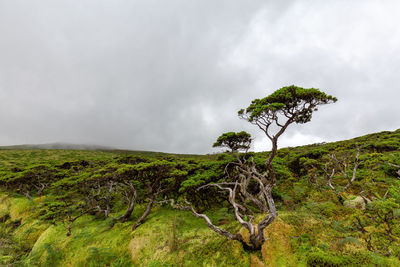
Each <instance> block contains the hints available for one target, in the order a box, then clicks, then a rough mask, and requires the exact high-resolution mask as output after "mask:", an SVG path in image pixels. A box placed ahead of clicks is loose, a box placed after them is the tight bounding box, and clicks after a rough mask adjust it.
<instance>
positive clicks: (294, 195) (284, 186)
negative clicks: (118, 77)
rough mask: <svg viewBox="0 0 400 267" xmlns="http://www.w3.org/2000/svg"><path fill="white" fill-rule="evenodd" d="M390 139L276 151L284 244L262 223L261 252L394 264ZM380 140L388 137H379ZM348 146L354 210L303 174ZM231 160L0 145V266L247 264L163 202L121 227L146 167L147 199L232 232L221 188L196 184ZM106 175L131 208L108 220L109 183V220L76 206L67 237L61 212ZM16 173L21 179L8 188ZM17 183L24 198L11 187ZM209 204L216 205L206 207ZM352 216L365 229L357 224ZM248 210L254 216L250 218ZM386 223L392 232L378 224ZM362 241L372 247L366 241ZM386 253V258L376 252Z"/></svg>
mask: <svg viewBox="0 0 400 267" xmlns="http://www.w3.org/2000/svg"><path fill="white" fill-rule="evenodd" d="M399 137H400V131H395V132H382V133H377V134H371V135H367V136H364V137H359V138H356V139H353V140H346V141H340V142H335V143H328V144H322V143H321V144H313V145H309V146H302V147H292V148H284V149H281V150H279V151H278V153H277V156H276V157H275V158H274V160H273V166H274V169H275V172H276V175H277V179H278V181H277V185H276V187H275V188H274V190H273V195H274V198H275V200H276V204H277V207H278V209H279V211H278V212H279V216H280V218H281V219H282V221H283V222H284V223H285V225H287V226H288V227H290V229H293V232H291V233H290V234H289V235H287V237H285V236H284V235H283V234H282V233H283V230H284V227H277V228H276V229H278V230H277V232H276V234H277V235H278V236H280V238H282V240H283V241H284V244H286V243H287V244H289V245H288V247H285V250H284V252H282V251H280V250H279V249H282V246H278V245H277V242H278V240H277V239H276V237H275V235H273V234H274V233H270V232H266V236H267V237H269V238H270V239H269V240H268V241H267V242H266V243H265V245H264V246H265V247H266V248H268V251H271V253H273V255H280V253H282V254H283V255H285V257H286V258H290V259H294V260H293V262H297V260H298V261H299V262H300V263H299V264H300V265H301V264H302V263H304V264H307V263H309V264H310V265H312V266H321V264H322V266H324V265H323V264H325V266H335V264H342V265H340V266H343V265H345V266H346V265H347V266H355V265H358V266H399V264H400V261H399V258H400V249H399V247H400V244H399V240H400V236H399V232H400V229H399V225H400V221H399V219H400V207H399V205H400V197H399V194H400V192H399V190H400V189H399V188H400V184H399V183H398V182H397V178H396V177H397V174H396V172H397V171H398V169H397V168H396V167H393V166H390V165H389V164H388V163H392V164H395V165H399V164H400V160H399V159H400V152H399V150H398V148H397V149H396V150H393V149H395V146H396V144H395V143H396V142H397V141H396V140H399ZM384 143H386V144H387V143H390V144H391V147H389V146H386V147H384V146H383V145H381V144H384ZM355 144H359V145H360V146H361V152H362V154H361V156H360V159H361V160H363V164H362V165H361V166H360V168H359V172H357V180H356V182H355V184H354V187H353V188H352V189H351V190H350V193H349V194H346V195H344V197H350V196H352V195H353V196H355V195H357V194H358V193H359V192H361V191H363V196H365V197H367V198H368V199H369V200H371V203H370V204H369V205H367V208H366V209H365V210H358V209H356V208H350V207H343V206H341V205H339V203H338V202H337V198H336V197H335V195H334V194H333V193H332V192H330V191H329V190H328V189H327V188H326V187H324V186H315V184H310V179H311V176H312V175H314V177H316V178H317V179H319V181H320V182H323V177H322V173H321V171H320V170H319V169H318V168H319V167H318V166H317V171H314V170H313V169H314V166H316V165H320V164H323V162H322V159H323V158H324V156H325V155H327V154H330V153H333V152H334V153H336V154H340V153H342V152H343V153H349V154H352V153H353V154H354V148H355ZM378 150H379V151H378ZM269 155H270V153H268V152H262V153H251V154H246V155H244V154H240V155H239V156H240V157H242V158H243V157H247V158H250V157H254V160H255V162H256V165H257V168H259V169H261V170H264V169H262V168H263V166H264V164H265V161H266V159H267V158H268V156H269ZM235 160H236V159H235V157H234V156H232V155H231V154H219V155H204V156H198V155H167V154H162V153H131V152H126V151H124V152H122V151H121V152H118V151H113V152H101V151H96V152H93V151H66V150H57V151H47V150H35V151H26V150H25V151H22V150H21V151H16V150H0V188H1V189H2V190H3V192H0V247H1V248H0V265H2V266H3V265H4V266H23V265H24V264H25V265H26V266H46V265H47V266H50V265H52V266H67V265H71V266H107V265H109V266H135V264H136V265H138V266H143V265H144V266H146V265H148V264H156V265H157V264H158V266H182V265H188V266H248V265H249V264H250V259H249V258H250V255H249V254H247V253H246V252H245V251H244V250H243V248H242V247H241V245H240V244H238V243H237V242H234V241H226V240H225V239H224V238H221V237H219V236H218V235H216V234H215V233H213V232H211V231H209V229H208V228H207V226H206V225H205V224H204V222H203V221H202V220H200V219H196V218H192V217H191V215H190V214H187V213H185V212H177V211H175V210H171V209H169V208H167V207H159V205H155V207H154V212H152V213H151V214H150V215H149V217H148V219H147V220H146V222H145V223H144V224H143V225H142V226H141V227H139V228H138V229H137V230H136V231H135V232H134V233H133V234H131V227H132V223H133V222H134V221H136V220H137V219H138V218H139V217H140V216H141V214H142V212H143V211H144V210H145V208H146V203H147V202H148V194H147V191H146V183H149V182H152V181H154V179H155V177H157V176H158V175H160V176H161V177H162V178H161V179H160V185H161V186H162V188H165V189H166V190H165V191H163V192H162V193H161V194H160V195H159V197H158V199H157V200H163V199H164V198H184V197H186V198H187V199H189V200H190V201H192V202H193V203H194V204H195V205H196V206H197V207H198V210H199V211H202V212H204V210H207V212H206V213H207V215H209V216H210V218H211V219H212V221H215V222H216V223H217V224H218V225H220V226H221V227H222V228H224V229H229V230H231V231H232V232H238V231H240V226H237V225H235V224H233V223H232V222H233V221H234V218H233V217H232V216H230V217H227V216H226V214H227V213H228V211H229V208H228V207H229V206H228V205H227V203H226V202H224V201H223V200H224V196H225V195H221V194H218V193H217V192H216V191H214V190H199V191H197V190H196V189H197V188H198V187H199V186H201V185H204V184H206V183H210V182H218V181H220V180H221V179H222V178H224V168H225V166H226V165H227V164H228V163H229V162H232V161H235ZM37 176H39V177H40V182H46V187H45V189H44V190H43V191H42V192H41V194H39V189H38V188H37V187H36V186H37V185H38V183H37V181H38V180H37ZM111 179H114V181H117V182H118V183H121V184H122V182H124V181H130V182H132V184H133V185H135V186H136V188H137V190H138V192H137V193H138V198H137V201H138V202H137V204H136V206H135V210H134V212H133V213H132V215H131V217H130V218H129V219H128V220H127V221H126V222H116V221H113V219H112V217H117V216H119V215H121V214H123V213H124V211H125V210H126V205H127V204H126V197H125V195H124V190H125V189H126V188H123V187H122V186H118V189H116V190H115V191H113V193H112V197H111V199H112V201H111V207H112V209H111V215H110V216H111V218H109V219H105V218H104V216H103V215H102V214H99V213H98V212H96V211H91V212H88V213H87V214H85V215H83V216H81V217H79V218H78V219H77V220H76V221H75V222H74V223H73V230H72V235H71V236H69V237H67V236H66V233H67V230H66V228H65V226H66V225H65V224H64V223H63V221H64V220H65V218H68V216H69V215H70V216H72V217H76V216H78V215H79V214H80V212H81V211H82V210H86V208H90V207H91V205H92V203H91V202H90V201H87V198H88V197H91V196H92V191H93V189H96V188H97V187H96V186H97V183H98V182H99V183H100V185H101V186H103V185H106V181H109V180H111ZM341 179H342V180H341ZM19 181H27V182H28V183H27V184H24V185H21V186H20V185H19V184H18V183H19ZM343 182H345V181H344V180H343V177H342V178H341V177H338V183H339V184H342V183H343ZM28 189H29V193H30V195H31V197H32V200H28V199H27V198H26V197H25V196H23V194H24V193H25V192H27V191H26V190H28ZM102 196H104V195H102ZM99 203H100V202H99ZM217 203H218V207H221V208H218V209H216V204H217ZM210 207H211V209H209V208H210ZM385 216H386V218H387V219H385ZM175 217H176V223H175V227H174V226H173V225H174V218H175ZM356 217H358V218H359V219H360V221H361V224H362V226H363V227H364V229H365V230H366V231H367V232H365V233H363V232H362V231H360V229H359V227H357V224H355V223H357V221H356ZM260 219H261V217H259V216H255V219H254V222H258V221H260ZM385 220H386V221H385ZM280 226H281V225H280ZM388 226H390V227H391V232H392V235H388V234H387V230H388ZM274 229H275V228H274ZM391 239H394V241H391ZM282 240H279V242H283V241H282ZM368 240H370V241H368ZM172 241H173V242H172ZM131 242H132V244H131V245H130V243H131ZM285 242H286V243H285ZM368 242H370V244H371V248H372V249H371V250H372V251H369V250H368V246H367V245H368ZM386 247H387V249H386ZM171 248H172V249H171ZM223 251H227V254H226V253H224V252H223ZM133 252H135V253H133ZM388 252H390V254H391V256H387V255H388ZM231 255H233V256H232V257H231ZM268 255H269V256H270V254H268ZM268 255H267V256H265V255H261V254H258V257H259V258H260V259H261V261H263V262H264V263H269V262H274V263H277V262H280V261H279V259H275V260H273V261H269V259H270V258H268V257H269V256H268ZM131 258H133V260H132V259H131ZM97 262H98V263H99V264H100V265H99V264H97ZM317 263H318V264H320V265H316V264H317ZM96 264H97V265H96ZM271 264H272V266H273V263H271ZM313 264H314V265H313ZM329 264H331V265H329Z"/></svg>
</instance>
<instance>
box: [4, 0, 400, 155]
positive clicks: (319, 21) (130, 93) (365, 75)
mask: <svg viewBox="0 0 400 267" xmlns="http://www.w3.org/2000/svg"><path fill="white" fill-rule="evenodd" d="M399 10H400V6H399V4H397V2H396V1H385V2H384V3H383V2H378V1H353V2H351V3H350V4H349V3H348V1H347V2H346V1H324V3H317V2H316V1H273V2H272V1H271V2H266V1H261V0H260V1H244V0H243V1H235V3H234V4H232V2H231V1H228V0H225V1H183V0H181V1H178V0H175V1H168V2H164V1H154V0H153V1H123V0H118V1H106V0H103V1H94V0H91V1H89V0H86V1H78V0H76V1H50V0H47V1H44V0H41V1H35V2H32V1H16V0H13V1H11V0H8V1H7V0H6V1H1V2H0V101H1V103H2V105H1V106H0V123H1V125H2V127H1V128H2V130H1V131H0V145H9V144H18V143H44V142H54V141H63V142H73V143H91V144H102V145H109V146H115V147H120V148H128V149H144V150H156V151H168V152H181V153H207V152H211V151H213V150H212V149H211V144H212V143H213V141H214V140H215V139H216V138H217V137H218V136H219V135H220V134H221V133H222V132H224V131H230V130H240V129H245V130H247V131H249V132H251V133H252V134H253V135H255V136H256V140H257V141H256V144H255V149H257V150H261V149H268V145H267V142H266V141H265V139H264V138H263V136H262V135H261V134H260V133H258V132H257V129H256V128H254V127H252V125H248V123H246V122H244V121H240V120H239V119H238V118H237V116H236V112H237V110H238V109H240V108H242V107H246V106H247V105H248V104H249V103H250V101H251V100H252V99H254V98H256V97H258V98H259V97H263V96H266V95H267V94H269V93H272V92H273V90H275V89H278V88H280V87H282V86H285V85H289V84H296V85H299V86H304V87H316V88H321V89H322V90H324V91H327V92H328V93H330V94H333V95H335V96H337V97H338V98H339V100H340V101H339V102H338V103H336V104H334V105H331V106H327V107H323V108H321V109H320V111H319V112H318V113H316V114H315V116H314V118H313V120H312V122H311V123H309V124H307V125H301V126H294V127H292V128H291V129H289V130H288V132H287V134H286V136H285V137H284V138H282V140H281V145H282V146H288V145H297V144H298V145H300V144H304V143H309V142H319V141H323V140H326V141H331V140H339V139H345V138H350V137H354V136H357V135H362V134H365V133H369V132H375V131H380V130H393V129H396V128H399V122H400V119H399V117H398V116H397V114H399V109H400V108H399V105H398V104H397V101H398V92H399V88H398V85H397V83H396V82H397V76H398V73H399V67H400V63H399V62H400V61H399V59H400V58H399V57H400V56H399V55H400V53H399V52H400V51H399V50H400V31H399V29H398V27H397V25H399V22H400V21H399V20H400V19H399V18H397V13H398V11H399Z"/></svg>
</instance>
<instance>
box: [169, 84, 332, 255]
mask: <svg viewBox="0 0 400 267" xmlns="http://www.w3.org/2000/svg"><path fill="white" fill-rule="evenodd" d="M336 101H337V99H336V98H335V97H333V96H330V95H327V94H325V93H323V92H321V91H319V90H318V89H314V88H311V89H304V88H301V87H297V86H294V85H292V86H288V87H283V88H281V89H279V90H277V91H275V92H274V93H272V94H271V95H269V96H267V97H265V98H262V99H255V100H253V101H252V102H251V104H250V105H249V107H247V108H246V109H241V110H240V111H239V112H238V115H239V117H240V118H241V119H244V120H247V121H248V122H250V123H252V124H254V125H256V126H258V128H259V129H261V130H262V131H263V132H264V133H265V135H266V136H267V137H268V139H269V140H270V141H271V143H272V150H271V153H270V154H269V157H268V158H267V160H266V161H265V164H264V165H265V166H263V168H262V170H259V168H257V165H256V164H255V161H254V159H253V158H252V157H248V156H244V157H242V158H241V157H239V156H237V157H236V158H237V162H234V163H232V164H234V166H235V167H234V168H233V169H234V171H229V172H228V171H227V177H226V178H225V181H223V182H220V183H212V184H206V185H204V186H201V187H199V188H198V189H203V188H209V187H216V188H217V189H219V190H221V191H225V192H228V194H229V198H228V200H229V203H230V204H231V205H232V207H233V210H234V213H235V219H236V220H237V221H238V222H239V223H240V224H241V225H242V226H243V227H245V228H246V229H247V230H248V232H249V240H245V239H244V237H243V236H242V235H241V234H239V233H236V234H232V233H230V232H228V231H226V230H224V229H221V228H220V227H218V226H217V225H215V224H213V223H212V221H211V220H210V218H209V217H208V216H207V215H205V214H200V213H197V212H196V211H195V209H194V208H193V206H192V205H190V203H189V202H187V201H186V203H187V204H189V205H188V206H183V205H179V204H177V205H175V206H176V207H178V208H181V209H184V210H190V211H191V212H192V214H193V215H194V216H196V217H199V218H203V219H204V220H205V221H206V222H207V224H208V226H209V227H210V228H211V229H212V230H213V231H215V232H217V233H218V234H221V235H223V236H225V237H227V238H229V239H232V240H237V241H240V242H241V243H242V244H243V246H244V248H245V249H250V250H259V249H261V246H262V244H263V243H264V241H265V240H266V238H265V236H264V229H265V228H266V227H267V226H268V225H269V224H271V223H272V222H273V221H274V219H275V218H276V217H277V211H276V208H275V203H274V200H273V198H272V192H271V191H272V188H273V187H274V186H275V184H276V177H275V172H274V168H273V165H272V160H273V159H274V157H275V155H276V152H277V149H278V138H279V137H280V136H281V135H282V134H283V133H284V132H285V130H286V129H287V127H288V126H289V125H290V124H292V123H299V124H303V123H307V122H309V121H310V120H311V117H312V113H313V112H314V111H316V110H317V108H318V106H320V105H323V104H329V103H333V102H336ZM238 135H239V134H234V133H233V134H232V133H226V134H223V135H221V136H220V137H219V138H218V140H217V142H216V143H215V144H214V146H223V147H228V148H230V149H231V150H232V152H236V151H238V150H240V149H244V150H247V149H248V147H249V145H250V143H247V142H250V138H249V139H246V142H245V143H241V142H240V141H238V140H239V138H236V137H238ZM241 135H242V136H248V135H246V134H241ZM232 139H233V140H235V142H232ZM226 169H228V168H226ZM230 169H231V168H230ZM250 207H252V208H253V209H250ZM255 209H256V210H258V213H262V214H265V213H267V212H268V214H267V215H266V216H265V217H264V219H262V220H261V221H260V222H259V223H258V224H257V225H256V226H255V225H253V222H252V220H253V218H254V216H253V212H252V210H255Z"/></svg>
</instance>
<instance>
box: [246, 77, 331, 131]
mask: <svg viewBox="0 0 400 267" xmlns="http://www.w3.org/2000/svg"><path fill="white" fill-rule="evenodd" d="M336 101H337V98H336V97H333V96H331V95H327V94H325V93H324V92H321V91H320V90H318V89H315V88H309V89H305V88H302V87H298V86H295V85H291V86H286V87H282V88H280V89H278V90H276V91H275V92H274V93H272V94H270V95H269V96H267V97H265V98H262V99H254V100H253V101H252V102H251V104H250V106H248V107H247V108H246V109H241V110H239V112H238V115H239V116H240V117H242V118H245V119H246V120H248V121H249V122H252V123H256V122H257V121H258V122H260V123H261V124H262V123H264V124H270V123H272V122H273V121H275V122H277V124H278V126H281V125H282V126H283V125H284V123H281V122H278V117H277V115H278V114H282V115H284V116H285V117H286V118H287V119H288V120H290V122H289V123H291V122H295V123H306V122H309V121H310V120H311V116H312V112H313V111H316V110H317V106H319V105H323V104H329V103H333V102H336ZM279 124H281V125H279Z"/></svg>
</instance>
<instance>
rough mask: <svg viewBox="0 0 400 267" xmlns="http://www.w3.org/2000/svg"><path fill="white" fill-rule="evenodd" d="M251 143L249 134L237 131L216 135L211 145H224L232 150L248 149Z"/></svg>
mask: <svg viewBox="0 0 400 267" xmlns="http://www.w3.org/2000/svg"><path fill="white" fill-rule="evenodd" d="M250 144H251V135H250V134H249V133H246V132H245V131H241V132H238V133H235V132H227V133H223V134H222V135H221V136H220V137H218V139H217V141H216V142H215V143H214V144H213V147H226V148H228V149H230V150H231V151H233V152H236V151H239V150H248V149H249V148H250Z"/></svg>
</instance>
